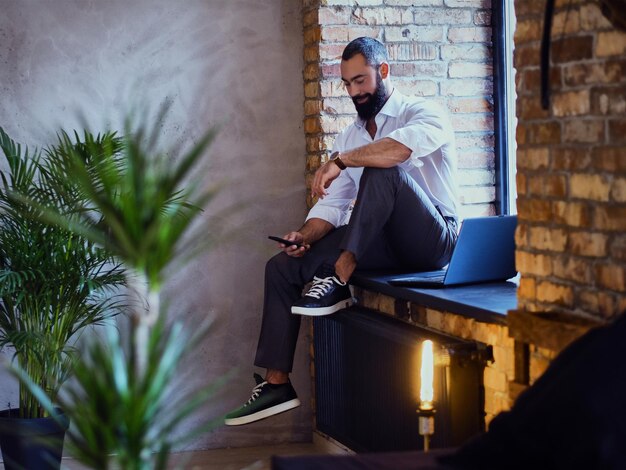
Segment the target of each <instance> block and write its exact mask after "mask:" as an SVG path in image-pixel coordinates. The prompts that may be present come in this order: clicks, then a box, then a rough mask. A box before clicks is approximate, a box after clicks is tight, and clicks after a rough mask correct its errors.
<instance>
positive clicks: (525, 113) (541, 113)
mask: <svg viewBox="0 0 626 470" xmlns="http://www.w3.org/2000/svg"><path fill="white" fill-rule="evenodd" d="M516 111H517V117H518V118H520V119H522V120H524V121H528V120H533V119H546V118H548V117H550V111H549V110H547V109H543V107H542V106H541V100H540V97H539V96H538V95H533V96H529V97H525V96H521V97H519V98H518V99H517V109H516Z"/></svg>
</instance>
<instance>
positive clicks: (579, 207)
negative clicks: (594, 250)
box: [552, 201, 591, 227]
mask: <svg viewBox="0 0 626 470" xmlns="http://www.w3.org/2000/svg"><path fill="white" fill-rule="evenodd" d="M552 217H553V220H554V222H556V223H558V224H564V225H569V226H571V227H589V226H590V225H591V214H590V210H589V207H588V206H587V205H586V204H583V203H579V202H567V201H554V202H553V203H552Z"/></svg>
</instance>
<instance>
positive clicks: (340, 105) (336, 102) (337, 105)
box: [321, 97, 355, 114]
mask: <svg viewBox="0 0 626 470" xmlns="http://www.w3.org/2000/svg"><path fill="white" fill-rule="evenodd" d="M321 108H322V109H323V110H324V112H325V113H328V114H354V113H355V110H354V104H353V103H352V100H351V99H350V98H348V97H344V98H336V97H329V98H324V102H323V106H321Z"/></svg>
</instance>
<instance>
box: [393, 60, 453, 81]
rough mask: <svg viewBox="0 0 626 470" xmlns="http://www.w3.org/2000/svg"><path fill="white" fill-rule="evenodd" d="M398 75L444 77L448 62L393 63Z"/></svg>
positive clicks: (395, 72)
mask: <svg viewBox="0 0 626 470" xmlns="http://www.w3.org/2000/svg"><path fill="white" fill-rule="evenodd" d="M391 70H392V73H393V75H394V76H396V77H425V78H432V77H444V76H445V75H446V64H444V63H443V62H399V63H394V64H392V65H391Z"/></svg>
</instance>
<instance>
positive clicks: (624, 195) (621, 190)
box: [611, 177, 626, 202]
mask: <svg viewBox="0 0 626 470" xmlns="http://www.w3.org/2000/svg"><path fill="white" fill-rule="evenodd" d="M611 200H613V201H615V202H626V178H624V177H621V178H615V179H614V180H613V184H612V185H611Z"/></svg>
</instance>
